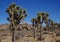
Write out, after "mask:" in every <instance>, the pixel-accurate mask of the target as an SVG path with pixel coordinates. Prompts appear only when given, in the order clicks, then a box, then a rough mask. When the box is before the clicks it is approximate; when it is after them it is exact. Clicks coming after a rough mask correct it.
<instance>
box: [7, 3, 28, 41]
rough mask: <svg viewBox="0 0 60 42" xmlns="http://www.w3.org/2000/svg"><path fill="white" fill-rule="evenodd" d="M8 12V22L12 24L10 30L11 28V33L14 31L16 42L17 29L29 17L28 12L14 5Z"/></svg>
mask: <svg viewBox="0 0 60 42" xmlns="http://www.w3.org/2000/svg"><path fill="white" fill-rule="evenodd" d="M6 12H7V13H8V15H9V17H8V18H7V20H8V21H9V22H10V27H9V28H11V31H12V42H15V41H14V39H15V38H14V31H15V28H17V26H18V25H19V23H20V21H21V20H22V19H24V18H25V17H26V16H27V14H26V10H23V9H21V8H20V7H19V6H16V4H15V3H13V4H11V5H10V6H9V7H8V8H7V10H6Z"/></svg>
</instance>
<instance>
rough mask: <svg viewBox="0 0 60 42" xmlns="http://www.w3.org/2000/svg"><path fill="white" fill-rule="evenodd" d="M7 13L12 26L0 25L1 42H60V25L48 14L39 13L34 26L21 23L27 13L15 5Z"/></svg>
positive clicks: (34, 19) (33, 19) (33, 21)
mask: <svg viewBox="0 0 60 42" xmlns="http://www.w3.org/2000/svg"><path fill="white" fill-rule="evenodd" d="M6 12H7V13H8V15H9V17H8V18H7V20H8V21H9V22H10V24H3V25H0V42H60V23H56V22H55V21H53V20H52V19H50V18H49V13H48V12H38V13H37V16H36V17H35V18H32V19H31V23H32V24H28V23H21V21H24V19H25V18H26V17H27V12H26V10H25V9H23V8H21V7H20V6H17V5H16V4H15V3H12V4H11V5H9V7H8V8H7V10H6ZM44 23H45V25H46V26H43V24H44Z"/></svg>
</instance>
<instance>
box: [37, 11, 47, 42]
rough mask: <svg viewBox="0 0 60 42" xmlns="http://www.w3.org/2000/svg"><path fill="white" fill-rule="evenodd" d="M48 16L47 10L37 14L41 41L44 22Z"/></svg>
mask: <svg viewBox="0 0 60 42" xmlns="http://www.w3.org/2000/svg"><path fill="white" fill-rule="evenodd" d="M47 17H48V14H47V13H46V12H39V13H38V14H37V19H38V23H39V25H40V37H39V39H40V41H41V40H42V32H41V30H42V24H43V22H44V21H45V20H46V19H47Z"/></svg>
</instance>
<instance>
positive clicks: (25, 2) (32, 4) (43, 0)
mask: <svg viewBox="0 0 60 42" xmlns="http://www.w3.org/2000/svg"><path fill="white" fill-rule="evenodd" d="M13 2H16V4H17V5H20V6H21V7H22V8H24V9H26V11H27V13H28V16H27V17H26V18H25V20H24V21H26V22H28V23H31V18H33V17H36V15H37V12H48V13H49V15H50V16H49V18H51V19H52V20H54V21H55V22H60V0H0V24H5V23H9V22H8V21H7V20H6V18H7V17H8V14H7V13H6V8H7V7H8V6H9V4H11V3H13Z"/></svg>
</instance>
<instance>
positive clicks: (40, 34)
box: [40, 24, 42, 41]
mask: <svg viewBox="0 0 60 42" xmlns="http://www.w3.org/2000/svg"><path fill="white" fill-rule="evenodd" d="M41 40H42V24H40V41H41Z"/></svg>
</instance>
